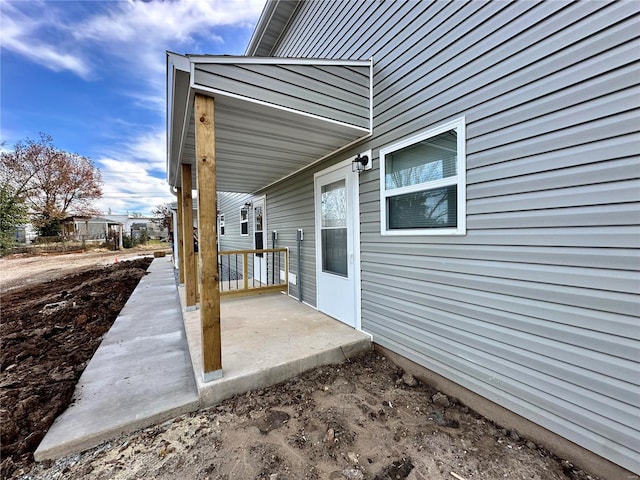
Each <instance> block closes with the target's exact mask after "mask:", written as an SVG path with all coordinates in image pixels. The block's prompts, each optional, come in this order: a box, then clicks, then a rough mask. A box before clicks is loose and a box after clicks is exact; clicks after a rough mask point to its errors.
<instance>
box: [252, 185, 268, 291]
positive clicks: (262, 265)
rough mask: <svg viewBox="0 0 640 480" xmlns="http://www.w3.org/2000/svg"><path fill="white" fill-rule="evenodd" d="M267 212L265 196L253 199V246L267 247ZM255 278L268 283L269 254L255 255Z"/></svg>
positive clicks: (256, 248) (255, 247)
mask: <svg viewBox="0 0 640 480" xmlns="http://www.w3.org/2000/svg"><path fill="white" fill-rule="evenodd" d="M266 219H267V217H266V214H265V201H264V197H262V198H260V199H258V200H254V201H253V248H254V249H255V250H260V249H263V248H267V236H266V235H267V232H266V228H267V226H266ZM253 278H254V279H255V280H256V281H259V282H261V283H263V284H266V283H267V255H266V254H265V253H256V254H254V255H253Z"/></svg>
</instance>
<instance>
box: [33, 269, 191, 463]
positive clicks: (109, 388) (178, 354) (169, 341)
mask: <svg viewBox="0 0 640 480" xmlns="http://www.w3.org/2000/svg"><path fill="white" fill-rule="evenodd" d="M74 398H75V402H74V403H73V404H71V405H70V406H69V408H68V409H67V410H66V411H65V412H64V413H63V414H62V415H60V416H59V417H58V418H57V420H56V421H55V422H54V424H53V425H52V426H51V428H50V429H49V432H48V433H47V435H46V436H45V437H44V439H43V440H42V443H41V444H40V446H39V447H38V449H37V450H36V452H35V459H36V460H37V461H41V460H45V459H52V458H59V457H61V456H64V455H68V454H71V453H77V452H79V451H82V450H85V449H88V448H91V447H94V446H96V445H98V444H100V443H101V442H104V441H106V440H110V439H113V438H115V437H117V436H118V435H120V434H121V433H128V432H133V431H135V430H138V429H140V428H144V427H147V426H149V425H152V424H156V423H161V422H163V421H166V420H168V419H171V418H174V417H176V416H178V415H181V414H183V413H186V412H190V411H194V410H197V408H198V405H199V398H198V390H197V388H196V384H195V380H194V375H193V370H192V367H191V358H190V356H189V348H188V346H187V340H186V337H185V332H184V324H183V321H182V312H181V308H180V301H179V298H178V292H177V289H176V284H175V279H174V273H173V267H172V264H171V262H168V261H167V259H166V258H156V259H154V260H153V262H152V263H151V265H150V266H149V269H148V274H147V275H146V276H144V277H143V278H142V279H141V280H140V283H139V284H138V286H137V287H136V289H135V290H134V292H133V293H132V295H131V297H129V300H128V302H127V304H126V305H125V306H124V308H123V309H122V312H121V313H120V315H119V316H118V318H117V319H116V321H115V323H114V324H113V326H112V327H111V330H109V332H108V333H107V335H106V336H105V338H104V339H103V341H102V343H101V344H100V346H99V348H98V350H97V351H96V353H95V354H94V356H93V358H92V359H91V361H90V362H89V365H88V366H87V368H86V369H85V371H84V373H83V374H82V376H81V377H80V380H79V382H78V384H77V385H76V391H75V394H74Z"/></svg>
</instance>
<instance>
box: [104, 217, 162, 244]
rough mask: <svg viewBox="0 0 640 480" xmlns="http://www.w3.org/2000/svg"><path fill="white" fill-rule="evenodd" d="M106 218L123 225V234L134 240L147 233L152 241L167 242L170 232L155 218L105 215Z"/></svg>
mask: <svg viewBox="0 0 640 480" xmlns="http://www.w3.org/2000/svg"><path fill="white" fill-rule="evenodd" d="M105 217H106V218H108V219H110V220H113V221H117V222H120V223H122V225H123V232H124V233H125V234H126V235H131V236H132V237H134V238H139V237H140V235H141V232H143V231H144V232H145V233H146V234H147V236H148V238H149V239H151V240H167V237H168V235H169V232H168V230H167V229H166V228H165V227H163V226H162V224H160V223H159V222H157V221H156V219H155V218H154V217H149V216H134V215H130V214H124V215H105Z"/></svg>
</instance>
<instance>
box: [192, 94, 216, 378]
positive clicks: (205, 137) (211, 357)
mask: <svg viewBox="0 0 640 480" xmlns="http://www.w3.org/2000/svg"><path fill="white" fill-rule="evenodd" d="M195 123H196V168H197V175H196V178H197V189H198V230H199V233H200V246H199V248H198V252H199V254H200V268H201V272H200V273H201V274H200V321H201V323H202V363H203V372H204V381H205V382H207V381H211V380H215V379H217V378H220V377H222V345H221V338H220V289H219V285H218V283H219V277H218V241H217V228H216V227H217V212H218V208H217V199H216V143H215V121H214V102H213V98H211V97H206V96H204V95H200V94H196V98H195Z"/></svg>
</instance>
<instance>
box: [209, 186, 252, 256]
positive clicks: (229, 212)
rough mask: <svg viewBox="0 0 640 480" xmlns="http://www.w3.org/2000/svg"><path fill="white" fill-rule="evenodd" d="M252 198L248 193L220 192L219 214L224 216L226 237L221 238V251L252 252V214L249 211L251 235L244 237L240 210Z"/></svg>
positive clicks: (249, 230)
mask: <svg viewBox="0 0 640 480" xmlns="http://www.w3.org/2000/svg"><path fill="white" fill-rule="evenodd" d="M251 200H252V196H251V195H249V194H246V193H233V192H218V212H220V213H221V214H224V220H225V235H224V236H220V238H219V244H220V250H221V251H225V250H250V249H252V248H253V236H252V235H253V222H252V216H251V215H252V212H251V209H249V222H248V223H249V224H248V232H249V235H246V236H242V235H241V229H240V209H242V208H243V207H244V204H245V203H247V202H251Z"/></svg>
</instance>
